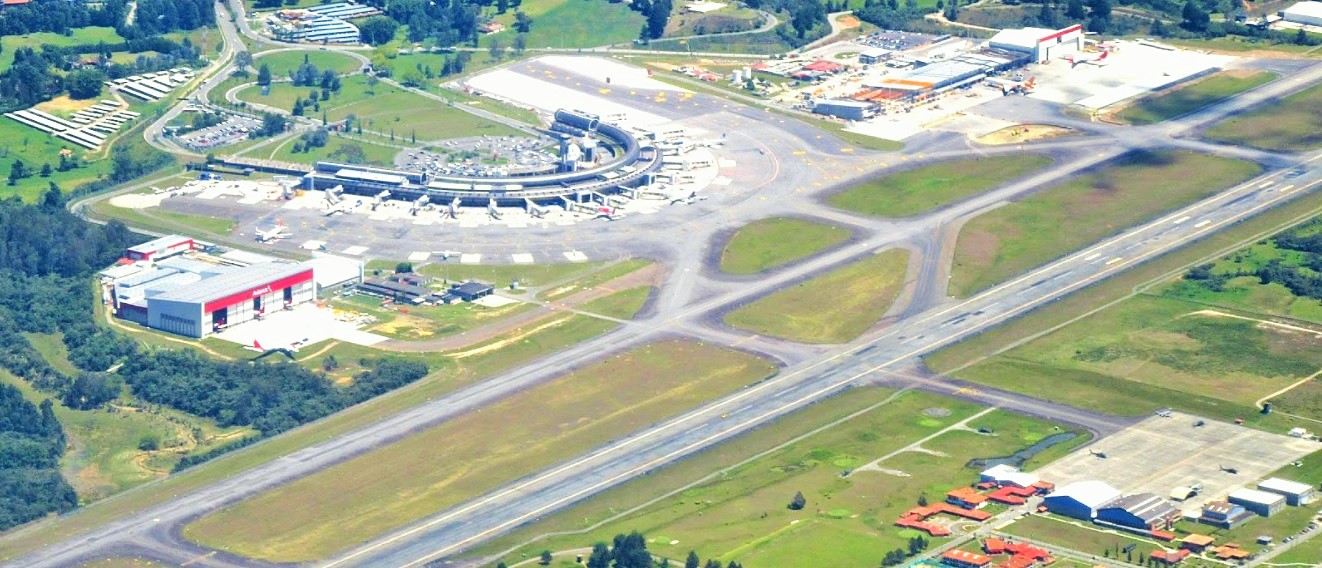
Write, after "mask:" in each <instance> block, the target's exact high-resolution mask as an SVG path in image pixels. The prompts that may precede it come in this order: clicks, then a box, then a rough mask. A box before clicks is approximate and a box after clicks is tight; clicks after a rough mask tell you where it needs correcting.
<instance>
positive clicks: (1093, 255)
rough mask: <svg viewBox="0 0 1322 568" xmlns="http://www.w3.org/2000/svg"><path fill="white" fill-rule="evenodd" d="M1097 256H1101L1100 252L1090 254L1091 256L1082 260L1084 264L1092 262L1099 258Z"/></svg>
mask: <svg viewBox="0 0 1322 568" xmlns="http://www.w3.org/2000/svg"><path fill="white" fill-rule="evenodd" d="M1099 256H1102V253H1100V252H1095V253H1092V254H1090V255H1088V256H1085V257H1083V260H1084V261H1085V262H1086V261H1089V260H1092V259H1094V258H1097V257H1099Z"/></svg>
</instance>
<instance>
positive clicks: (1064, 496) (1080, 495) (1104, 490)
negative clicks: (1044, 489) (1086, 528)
mask: <svg viewBox="0 0 1322 568" xmlns="http://www.w3.org/2000/svg"><path fill="white" fill-rule="evenodd" d="M1119 497H1120V492H1119V491H1118V490H1116V488H1114V487H1111V486H1110V485H1107V484H1106V483H1103V482H1101V481H1076V482H1074V483H1071V484H1069V485H1066V486H1064V487H1061V488H1060V489H1059V490H1057V491H1056V492H1055V493H1053V494H1051V495H1048V496H1047V497H1046V499H1044V500H1043V503H1042V504H1043V505H1045V506H1046V508H1047V510H1048V511H1051V512H1052V513H1056V514H1057V515H1064V516H1066V517H1072V518H1075V519H1081V520H1085V521H1091V520H1093V519H1094V518H1096V517H1097V511H1098V510H1099V509H1101V508H1102V507H1104V506H1105V505H1107V504H1108V503H1110V502H1111V501H1114V500H1116V499H1117V498H1119Z"/></svg>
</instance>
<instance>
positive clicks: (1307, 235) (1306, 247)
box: [1184, 218, 1322, 301]
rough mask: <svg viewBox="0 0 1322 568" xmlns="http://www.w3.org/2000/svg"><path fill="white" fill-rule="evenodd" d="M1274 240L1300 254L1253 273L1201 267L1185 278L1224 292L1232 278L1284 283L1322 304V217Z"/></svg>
mask: <svg viewBox="0 0 1322 568" xmlns="http://www.w3.org/2000/svg"><path fill="white" fill-rule="evenodd" d="M1271 241H1272V244H1274V245H1275V246H1276V248H1278V249H1281V250H1285V251H1291V252H1294V253H1297V254H1294V255H1288V256H1282V257H1279V258H1273V259H1270V260H1268V261H1267V262H1266V263H1265V264H1263V265H1262V266H1259V267H1257V268H1254V269H1252V270H1250V269H1247V268H1240V269H1238V270H1233V271H1225V272H1217V271H1215V265H1214V264H1210V263H1209V264H1201V265H1198V266H1194V267H1192V268H1190V269H1189V270H1188V271H1186V272H1185V274H1184V279H1185V280H1186V281H1189V282H1192V283H1195V284H1198V285H1199V286H1201V287H1203V288H1206V289H1208V290H1211V291H1213V292H1220V291H1222V290H1224V288H1225V284H1226V282H1228V281H1229V280H1230V279H1231V278H1236V277H1241V276H1254V277H1257V279H1258V283H1259V284H1261V285H1264V286H1265V285H1268V284H1280V285H1281V286H1284V287H1285V288H1286V289H1287V290H1289V291H1290V293H1291V294H1294V295H1295V296H1298V297H1301V298H1311V299H1314V300H1320V301H1322V218H1315V219H1313V220H1311V221H1308V222H1306V223H1303V224H1301V225H1298V226H1296V227H1292V228H1290V229H1287V230H1285V231H1282V232H1281V233H1279V234H1277V235H1276V236H1274V237H1272V239H1271Z"/></svg>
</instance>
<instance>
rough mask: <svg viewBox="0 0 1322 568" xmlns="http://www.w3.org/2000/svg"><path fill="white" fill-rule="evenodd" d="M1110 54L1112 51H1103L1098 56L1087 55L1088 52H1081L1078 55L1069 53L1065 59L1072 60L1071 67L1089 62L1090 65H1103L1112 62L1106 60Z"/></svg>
mask: <svg viewBox="0 0 1322 568" xmlns="http://www.w3.org/2000/svg"><path fill="white" fill-rule="evenodd" d="M1110 54H1111V52H1110V51H1103V52H1102V53H1101V54H1100V55H1096V56H1092V55H1087V54H1080V55H1078V56H1074V55H1069V56H1066V57H1065V61H1068V62H1070V69H1073V68H1075V67H1078V66H1079V65H1082V64H1084V63H1087V64H1089V65H1097V66H1099V67H1101V66H1105V65H1110V63H1108V62H1107V61H1106V56H1108V55H1110Z"/></svg>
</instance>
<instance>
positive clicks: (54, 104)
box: [37, 95, 100, 114]
mask: <svg viewBox="0 0 1322 568" xmlns="http://www.w3.org/2000/svg"><path fill="white" fill-rule="evenodd" d="M98 102H100V101H99V100H98V99H87V100H75V99H71V98H69V95H63V96H59V97H55V98H53V99H51V100H49V101H46V102H44V103H41V104H39V105H37V108H38V109H40V110H44V111H46V112H49V113H51V114H72V113H74V112H77V111H80V110H83V109H85V108H87V107H90V106H92V105H94V104H96V103H98Z"/></svg>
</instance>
